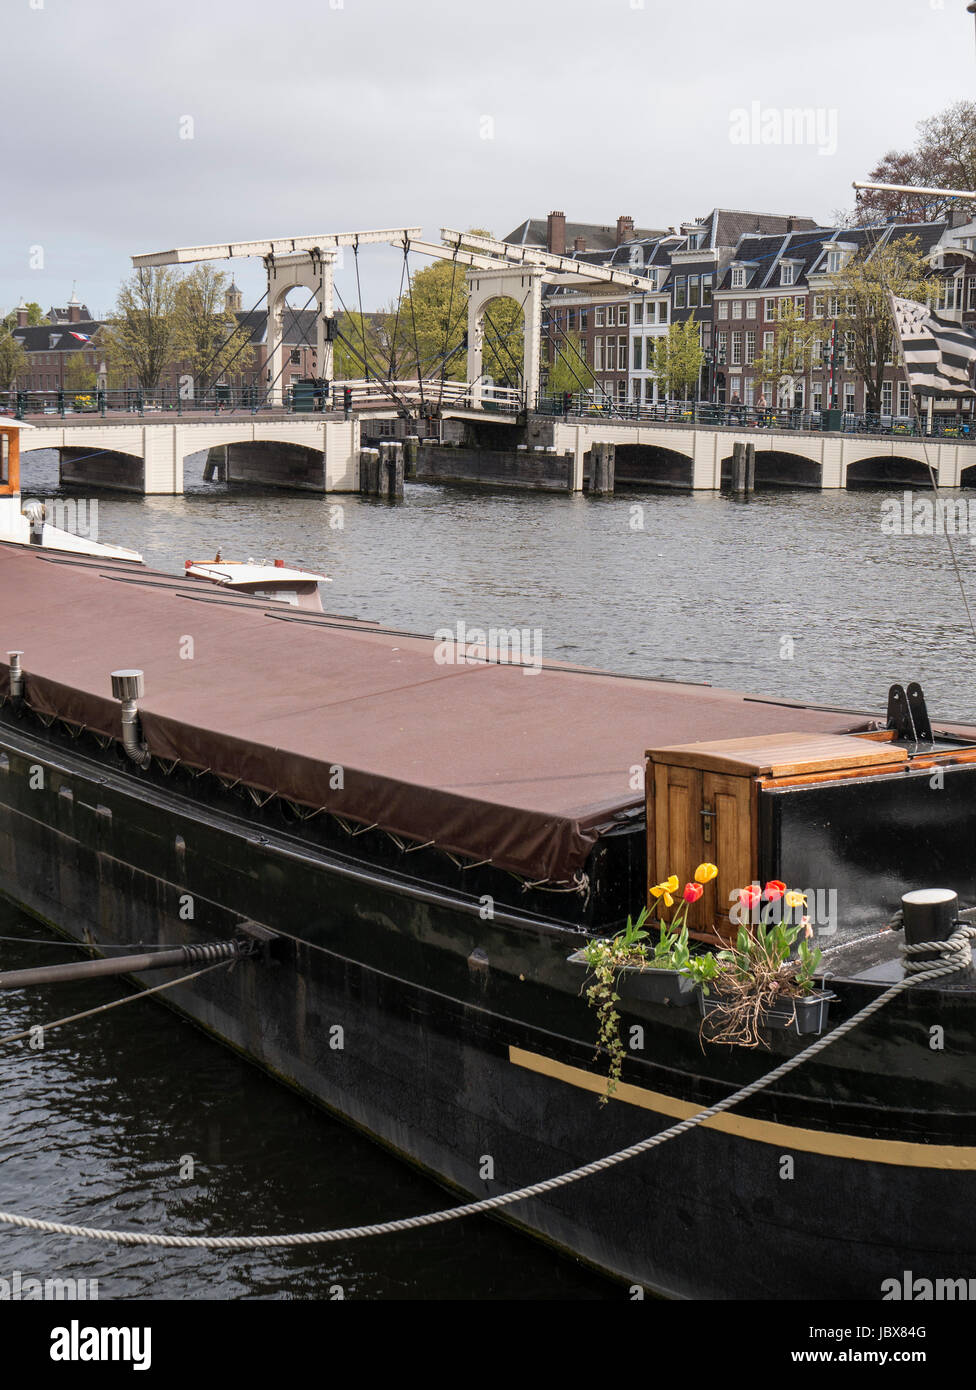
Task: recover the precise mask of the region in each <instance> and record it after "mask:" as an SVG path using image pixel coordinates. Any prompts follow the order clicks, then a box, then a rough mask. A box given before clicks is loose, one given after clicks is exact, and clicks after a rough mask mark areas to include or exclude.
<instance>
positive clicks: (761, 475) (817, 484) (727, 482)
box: [721, 447, 823, 490]
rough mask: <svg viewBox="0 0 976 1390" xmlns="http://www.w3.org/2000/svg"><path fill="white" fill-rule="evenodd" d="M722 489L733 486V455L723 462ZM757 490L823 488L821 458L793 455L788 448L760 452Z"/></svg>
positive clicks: (757, 456) (757, 453)
mask: <svg viewBox="0 0 976 1390" xmlns="http://www.w3.org/2000/svg"><path fill="white" fill-rule="evenodd" d="M721 477H722V486H723V487H731V485H732V455H731V454H729V455H728V456H727V457H726V458H724V459H723V460H722V474H721ZM755 482H756V487H791V488H792V487H796V488H801V487H802V488H816V489H818V490H819V489H820V488H822V487H823V465H822V463H821V461H820V459H819V458H809V457H807V455H805V454H797V453H793V452H791V451H790V450H788V449H760V448H758V447H757V449H756V478H755Z"/></svg>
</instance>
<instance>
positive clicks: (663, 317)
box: [657, 299, 668, 323]
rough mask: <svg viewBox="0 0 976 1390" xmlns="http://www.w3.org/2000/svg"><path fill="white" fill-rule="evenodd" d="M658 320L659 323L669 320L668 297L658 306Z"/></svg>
mask: <svg viewBox="0 0 976 1390" xmlns="http://www.w3.org/2000/svg"><path fill="white" fill-rule="evenodd" d="M657 321H658V323H667V321H668V302H667V300H666V299H663V300H662V301H661V303H660V304H659V305H658V306H657Z"/></svg>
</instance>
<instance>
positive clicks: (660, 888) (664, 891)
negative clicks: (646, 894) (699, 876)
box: [651, 874, 678, 907]
mask: <svg viewBox="0 0 976 1390" xmlns="http://www.w3.org/2000/svg"><path fill="white" fill-rule="evenodd" d="M677 890H678V876H677V874H672V875H671V876H670V878H666V879H665V880H664V882H663V883H655V885H654V887H653V888H652V889H651V896H652V897H655V898H663V899H664V906H665V907H671V906H672V904H673V903H674V898H672V896H671V894H672V893H676V892H677Z"/></svg>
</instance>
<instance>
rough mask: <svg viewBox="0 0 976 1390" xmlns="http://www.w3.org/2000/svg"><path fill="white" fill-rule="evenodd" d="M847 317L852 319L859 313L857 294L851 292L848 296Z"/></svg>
mask: <svg viewBox="0 0 976 1390" xmlns="http://www.w3.org/2000/svg"><path fill="white" fill-rule="evenodd" d="M846 312H847V317H848V318H849V319H852V318H854V317H855V315H856V314H857V296H856V295H853V294H849V295H848V296H847V311H846Z"/></svg>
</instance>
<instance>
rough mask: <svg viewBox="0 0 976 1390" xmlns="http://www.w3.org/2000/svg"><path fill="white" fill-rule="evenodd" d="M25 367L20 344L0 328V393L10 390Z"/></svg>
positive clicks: (25, 358) (24, 357)
mask: <svg viewBox="0 0 976 1390" xmlns="http://www.w3.org/2000/svg"><path fill="white" fill-rule="evenodd" d="M15 321H16V320H15ZM27 366H28V361H27V353H26V352H25V351H24V349H23V348H22V347H21V345H20V343H19V342H18V341H17V339H16V338H14V337H13V336H12V335H11V333H10V332H9V331H7V330H4V329H3V328H0V391H10V390H12V389H13V386H14V383H15V382H16V380H17V378H18V377H19V376H20V375H21V373H22V372H26V370H27Z"/></svg>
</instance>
